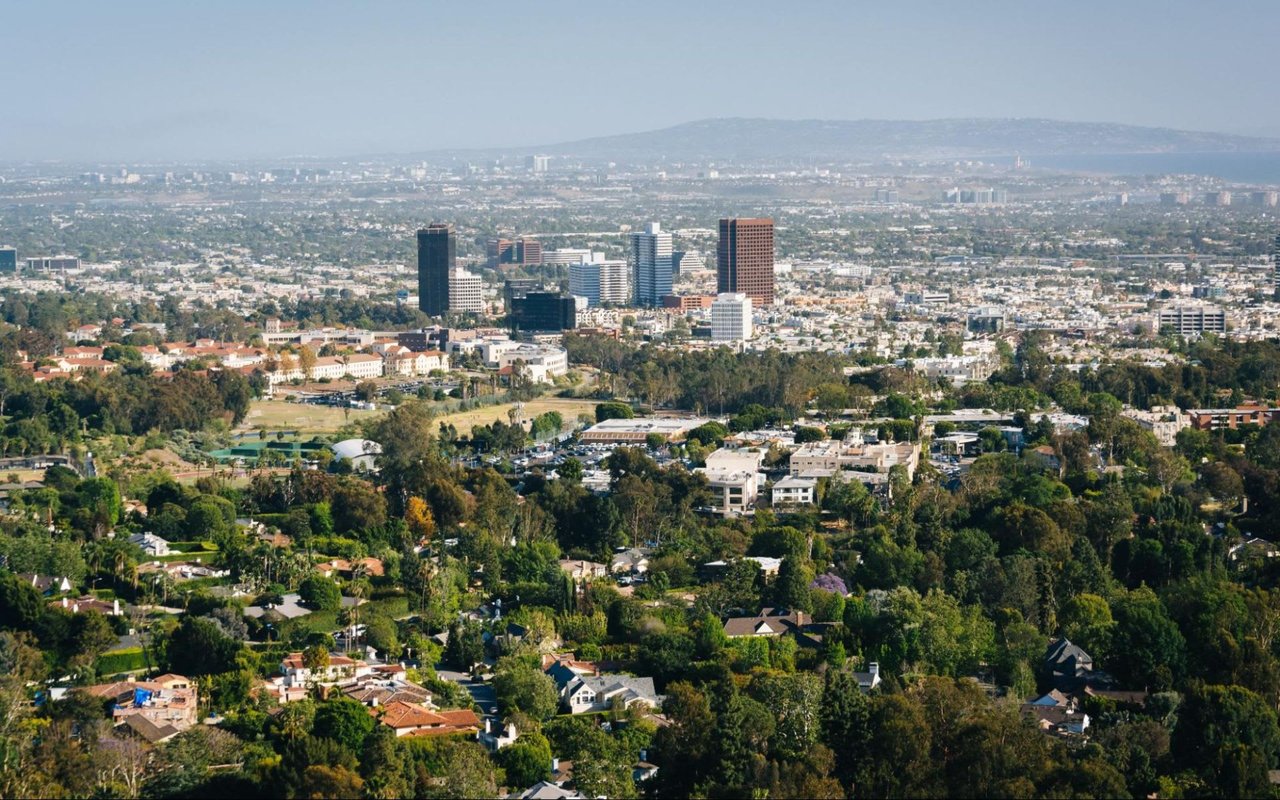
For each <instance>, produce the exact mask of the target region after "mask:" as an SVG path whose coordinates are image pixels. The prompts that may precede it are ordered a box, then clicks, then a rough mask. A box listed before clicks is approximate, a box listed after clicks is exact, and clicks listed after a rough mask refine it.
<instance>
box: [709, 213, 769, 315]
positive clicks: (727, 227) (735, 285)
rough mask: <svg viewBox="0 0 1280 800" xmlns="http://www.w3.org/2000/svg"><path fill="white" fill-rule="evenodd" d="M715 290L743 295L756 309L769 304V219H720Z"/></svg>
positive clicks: (721, 292)
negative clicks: (748, 298) (749, 299)
mask: <svg viewBox="0 0 1280 800" xmlns="http://www.w3.org/2000/svg"><path fill="white" fill-rule="evenodd" d="M716 290H717V292H718V293H720V294H725V293H730V294H732V293H739V292H740V293H742V294H745V295H747V296H748V297H750V298H751V302H752V304H753V305H754V306H755V307H757V308H760V307H763V306H771V305H773V300H774V282H773V220H771V219H736V218H735V219H722V220H720V241H719V244H718V245H717V247H716Z"/></svg>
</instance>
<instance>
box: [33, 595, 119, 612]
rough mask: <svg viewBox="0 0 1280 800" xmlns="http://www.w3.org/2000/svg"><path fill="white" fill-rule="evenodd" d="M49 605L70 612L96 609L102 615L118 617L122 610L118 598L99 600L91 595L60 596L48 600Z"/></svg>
mask: <svg viewBox="0 0 1280 800" xmlns="http://www.w3.org/2000/svg"><path fill="white" fill-rule="evenodd" d="M49 605H50V606H51V607H53V608H61V609H63V610H64V611H66V612H68V613H71V614H84V613H87V612H89V611H96V612H98V613H99V614H102V615H103V616H104V617H118V616H120V615H121V614H123V613H124V612H123V611H122V610H121V608H120V598H118V597H115V598H112V599H111V600H109V601H108V600H99V599H98V598H96V597H93V596H92V595H85V596H84V597H77V598H70V597H61V598H58V599H55V600H50V601H49Z"/></svg>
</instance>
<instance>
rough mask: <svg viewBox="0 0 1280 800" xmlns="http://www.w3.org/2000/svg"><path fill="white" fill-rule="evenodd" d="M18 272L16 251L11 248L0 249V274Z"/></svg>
mask: <svg viewBox="0 0 1280 800" xmlns="http://www.w3.org/2000/svg"><path fill="white" fill-rule="evenodd" d="M17 271H18V251H17V250H15V249H13V248H12V247H0V272H17Z"/></svg>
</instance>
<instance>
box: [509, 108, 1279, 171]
mask: <svg viewBox="0 0 1280 800" xmlns="http://www.w3.org/2000/svg"><path fill="white" fill-rule="evenodd" d="M528 149H529V148H526V149H525V150H526V151H527V150H528ZM535 149H537V150H539V151H541V152H545V153H548V154H551V155H558V156H574V157H578V158H587V159H609V160H653V159H668V160H677V161H678V160H696V159H709V158H714V159H725V160H760V159H812V158H819V159H833V160H843V159H852V160H857V159H869V158H882V157H885V156H889V157H945V156H980V155H993V154H1009V153H1015V152H1017V153H1023V154H1027V155H1087V154H1128V153H1160V152H1163V153H1209V152H1264V151H1276V150H1280V139H1264V138H1255V137H1248V136H1234V135H1230V134H1222V133H1204V132H1195V131H1182V130H1174V129H1171V128H1146V127H1140V126H1134V125H1118V124H1113V123H1095V122H1062V121H1058V120H1047V119H941V120H924V121H891V120H771V119H744V118H731V119H706V120H699V121H696V122H688V123H685V124H682V125H676V126H674V127H670V128H663V129H661V130H655V131H646V132H642V133H629V134H621V135H617V136H603V137H598V138H593V139H583V140H580V141H576V142H565V143H561V144H555V145H543V146H539V147H537V148H535Z"/></svg>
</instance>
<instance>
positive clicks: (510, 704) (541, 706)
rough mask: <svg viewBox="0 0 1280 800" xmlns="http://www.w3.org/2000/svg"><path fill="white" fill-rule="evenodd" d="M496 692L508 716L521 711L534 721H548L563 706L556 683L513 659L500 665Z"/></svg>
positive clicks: (503, 661) (495, 674) (504, 660)
mask: <svg viewBox="0 0 1280 800" xmlns="http://www.w3.org/2000/svg"><path fill="white" fill-rule="evenodd" d="M493 690H494V693H495V694H496V695H497V698H498V703H499V704H500V705H501V706H502V708H503V709H505V710H506V712H507V713H508V714H510V713H512V712H514V711H519V712H521V713H523V714H527V715H528V716H530V717H532V718H534V719H537V720H546V719H550V718H551V717H552V716H553V715H554V714H555V713H556V709H557V708H558V707H559V705H560V698H559V695H558V694H557V692H556V684H555V681H553V680H552V679H551V677H550V676H549V675H546V674H545V673H543V672H542V670H540V669H538V668H536V667H533V666H530V665H529V664H526V663H525V662H524V661H522V660H520V659H519V658H516V657H512V656H508V657H507V658H504V659H502V661H500V662H499V663H498V667H497V669H496V671H495V672H494V676H493Z"/></svg>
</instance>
